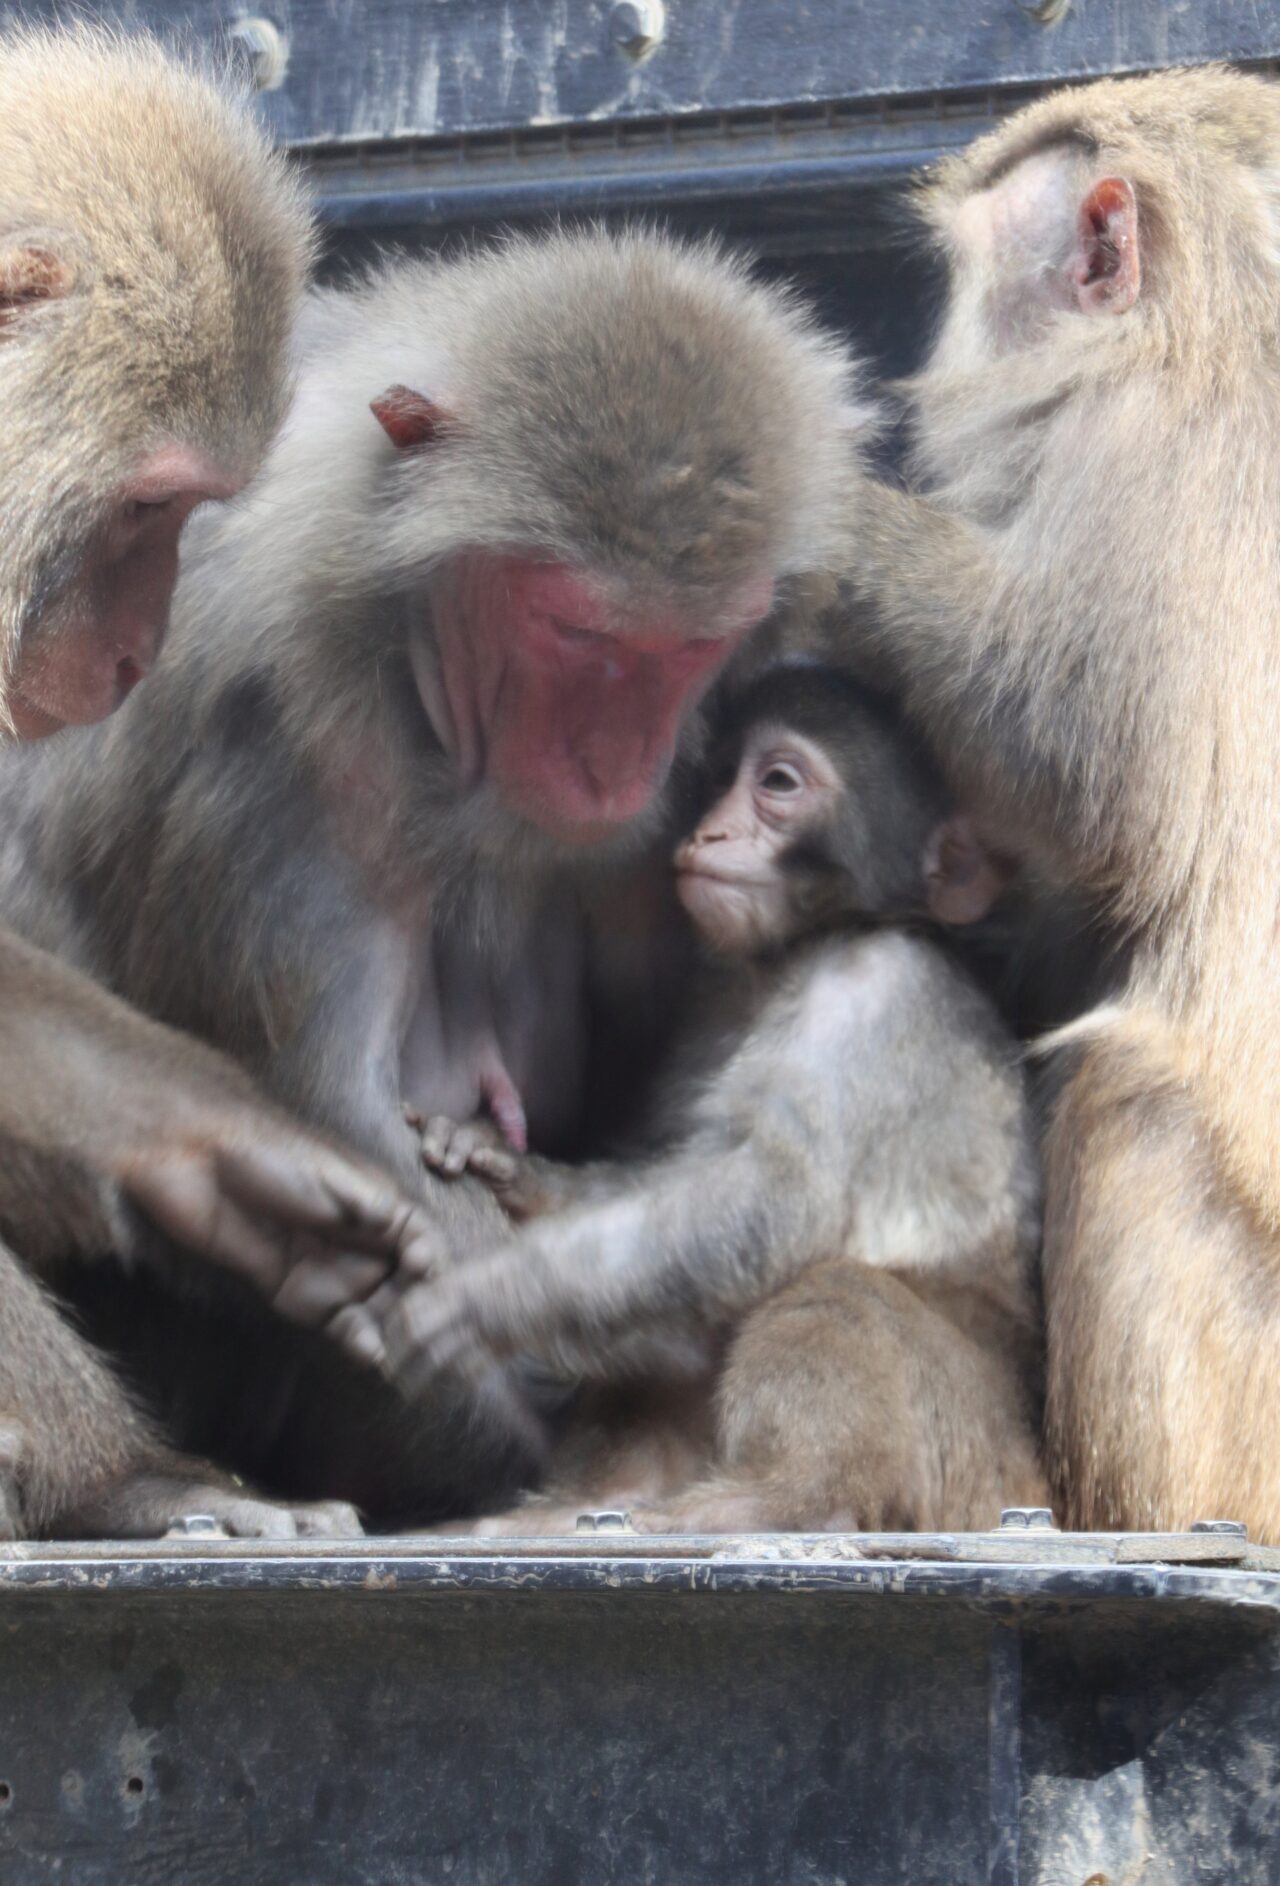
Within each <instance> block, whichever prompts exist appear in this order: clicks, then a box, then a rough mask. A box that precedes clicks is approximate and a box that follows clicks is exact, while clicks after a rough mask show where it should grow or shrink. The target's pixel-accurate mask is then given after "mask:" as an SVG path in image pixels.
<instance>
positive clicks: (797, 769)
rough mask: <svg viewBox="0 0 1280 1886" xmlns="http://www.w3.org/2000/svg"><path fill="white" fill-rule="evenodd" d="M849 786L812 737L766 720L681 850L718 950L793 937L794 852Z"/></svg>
mask: <svg viewBox="0 0 1280 1886" xmlns="http://www.w3.org/2000/svg"><path fill="white" fill-rule="evenodd" d="M840 792H841V785H840V778H839V775H838V774H837V773H836V771H835V768H834V767H833V766H832V764H831V762H830V761H829V760H828V759H827V757H826V755H825V754H824V753H823V752H822V750H821V749H820V748H819V747H817V746H816V745H815V744H814V743H813V742H812V741H811V740H806V739H805V738H804V736H803V735H802V734H798V733H796V732H794V731H793V730H791V729H787V728H781V727H771V726H769V725H767V724H766V725H762V726H758V727H754V728H753V729H752V730H751V733H750V734H749V735H748V737H747V742H746V745H745V747H744V749H743V753H742V758H741V760H740V761H739V763H738V770H737V773H736V775H735V777H734V781H733V784H732V785H731V786H730V788H729V790H728V791H727V792H726V793H725V795H724V797H723V798H722V799H719V800H717V802H716V804H715V805H714V806H712V808H711V810H710V811H709V812H708V813H707V815H706V817H705V818H704V819H703V820H702V822H701V823H700V824H699V826H698V828H697V830H696V831H695V832H694V833H693V834H692V836H691V837H689V838H686V839H685V841H684V843H683V844H682V845H681V846H680V847H679V849H678V850H677V852H676V859H675V863H676V874H677V891H678V894H679V897H680V901H681V903H682V904H683V905H684V907H685V909H686V910H687V911H688V913H689V915H690V917H691V918H692V919H693V921H694V923H695V924H696V925H697V927H698V930H699V932H700V933H701V935H702V937H703V938H704V940H705V941H706V942H707V943H709V944H710V945H711V946H712V948H713V949H717V950H721V951H723V952H724V953H726V954H742V953H749V952H751V951H753V950H758V949H761V948H764V947H767V946H768V945H770V944H775V943H780V942H784V941H785V940H786V939H787V937H788V935H789V934H790V933H791V931H792V929H793V927H794V912H793V900H792V891H793V886H792V884H791V882H790V881H789V879H788V876H787V873H786V870H785V859H786V855H787V853H788V851H790V850H791V848H792V847H793V846H794V845H795V844H797V843H798V842H799V841H800V840H802V839H803V838H804V837H805V835H806V833H809V832H811V831H813V830H814V828H815V827H817V826H819V825H822V824H823V823H825V822H827V821H829V820H830V818H831V814H832V808H833V806H834V805H835V803H836V801H837V800H838V798H839V796H840Z"/></svg>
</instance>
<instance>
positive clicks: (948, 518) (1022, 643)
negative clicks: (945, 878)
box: [837, 478, 1127, 843]
mask: <svg viewBox="0 0 1280 1886" xmlns="http://www.w3.org/2000/svg"><path fill="white" fill-rule="evenodd" d="M1007 528H1010V529H1013V528H1016V526H1010V527H1007ZM849 554H850V561H849V566H848V570H847V577H846V583H847V587H846V590H845V595H846V597H847V602H846V609H845V612H844V613H845V614H846V621H845V622H844V623H843V624H842V625H840V626H839V627H838V629H837V639H838V641H839V642H840V643H841V644H843V645H844V646H845V648H846V650H847V653H848V655H849V656H850V657H851V658H852V659H854V660H855V661H856V662H857V663H858V665H859V666H861V667H864V668H866V669H867V670H868V671H869V678H870V679H872V680H874V681H875V682H877V683H878V684H879V685H881V686H884V687H887V688H889V689H891V690H893V691H894V692H896V693H899V694H900V695H901V697H902V700H903V704H904V706H905V707H906V709H907V711H908V712H909V713H910V715H911V716H912V717H913V719H915V720H916V721H917V722H918V723H919V724H920V725H921V726H922V727H923V728H924V729H925V730H926V732H927V733H928V734H929V735H930V737H931V738H932V739H933V740H934V741H935V742H936V743H937V746H938V748H939V750H940V751H941V752H942V753H943V754H945V755H946V756H947V758H948V763H949V767H950V770H951V771H952V773H953V774H954V775H955V783H956V784H957V785H958V786H959V787H960V788H961V790H962V791H964V792H965V793H966V794H969V793H972V794H973V795H975V797H976V800H977V802H978V803H979V804H980V805H982V806H984V807H987V808H989V809H992V810H994V811H995V813H996V814H997V815H998V816H999V819H1000V829H1001V837H1002V838H1003V839H1005V840H1009V839H1014V838H1016V837H1017V835H1018V834H1019V833H1020V832H1021V833H1023V834H1024V835H1025V834H1026V833H1027V832H1034V833H1036V834H1038V835H1039V836H1040V837H1041V838H1043V839H1049V840H1054V841H1062V842H1064V843H1069V842H1070V840H1071V838H1072V835H1073V834H1076V833H1078V832H1079V831H1080V830H1082V829H1086V828H1088V827H1089V826H1091V825H1092V824H1093V823H1095V822H1096V821H1097V819H1098V818H1099V812H1100V809H1099V806H1098V804H1097V798H1098V795H1097V791H1096V777H1095V773H1094V770H1093V766H1092V756H1093V755H1094V754H1095V753H1096V751H1097V749H1098V747H1099V744H1100V743H1105V742H1107V741H1109V740H1112V739H1114V738H1116V737H1119V736H1117V734H1116V733H1115V732H1114V730H1111V729H1108V728H1106V727H1100V726H1099V724H1098V722H1099V719H1100V718H1101V717H1103V716H1107V715H1111V716H1119V717H1120V718H1121V719H1122V720H1123V716H1124V714H1125V712H1126V711H1127V702H1126V697H1125V695H1124V692H1123V690H1120V689H1116V690H1114V695H1115V698H1114V699H1112V698H1110V697H1109V696H1108V697H1106V698H1104V697H1103V696H1102V695H1100V693H1099V691H1098V690H1096V689H1094V690H1087V689H1085V688H1083V687H1082V686H1081V685H1080V676H1079V674H1078V672H1076V670H1075V669H1074V668H1073V667H1071V666H1070V665H1064V664H1062V663H1054V662H1052V661H1047V660H1046V659H1045V653H1044V645H1043V634H1042V632H1041V631H1042V627H1043V625H1042V623H1041V621H1040V610H1039V605H1038V604H1035V603H1033V601H1032V600H1031V598H1032V597H1033V595H1034V594H1035V593H1036V592H1035V590H1034V586H1033V587H1031V588H1029V587H1028V586H1027V585H1026V584H1025V582H1020V581H1018V580H1015V577H1014V575H1013V574H1012V572H1013V570H1014V568H1015V566H1018V567H1021V565H1023V564H1025V562H1026V561H1027V560H1028V559H1029V558H1032V557H1034V558H1036V559H1040V558H1046V557H1047V558H1049V559H1052V557H1053V554H1054V553H1053V549H1052V546H1046V545H1043V544H1036V545H1033V546H1031V547H1030V548H1028V547H1027V546H1025V545H1022V546H1019V553H1018V556H1017V557H1016V558H1014V557H1011V558H1009V559H1006V558H1005V556H1004V555H1003V554H1002V550H1001V535H1000V532H998V531H995V530H984V529H983V528H981V527H980V526H978V525H975V524H972V523H970V522H968V521H967V520H965V519H963V518H959V517H955V516H952V515H950V514H949V513H947V512H945V511H942V510H940V509H938V508H937V506H935V505H934V504H932V503H931V502H930V501H929V499H928V498H925V497H921V496H919V495H917V494H916V493H913V492H910V491H902V490H899V489H897V488H896V487H894V486H891V485H886V484H882V483H880V482H879V481H877V480H875V479H870V478H868V479H865V480H863V481H862V482H861V483H860V484H859V486H858V488H857V495H856V501H855V503H854V504H853V506H851V509H850V541H849ZM1045 581H1048V574H1046V576H1045ZM859 604H862V605H863V606H862V607H859ZM850 605H852V606H851V607H850ZM868 605H869V606H868Z"/></svg>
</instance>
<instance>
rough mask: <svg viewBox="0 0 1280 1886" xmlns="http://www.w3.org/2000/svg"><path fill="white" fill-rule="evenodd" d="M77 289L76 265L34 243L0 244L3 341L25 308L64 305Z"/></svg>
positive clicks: (0, 329)
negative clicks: (47, 303)
mask: <svg viewBox="0 0 1280 1886" xmlns="http://www.w3.org/2000/svg"><path fill="white" fill-rule="evenodd" d="M75 285H76V270H75V266H74V264H73V263H71V262H69V261H67V259H66V258H65V257H64V256H61V255H59V254H58V253H57V252H56V250H54V249H51V248H46V247H44V245H43V244H40V243H34V242H5V241H2V240H0V340H3V339H5V338H6V332H5V331H6V329H9V328H13V327H16V325H17V323H18V322H19V320H20V317H21V314H22V311H23V309H24V308H29V307H32V306H34V304H35V303H37V302H40V301H62V300H64V299H65V297H66V296H67V295H69V294H70V293H71V291H72V289H73V288H74V287H75Z"/></svg>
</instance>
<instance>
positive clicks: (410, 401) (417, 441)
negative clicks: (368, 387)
mask: <svg viewBox="0 0 1280 1886" xmlns="http://www.w3.org/2000/svg"><path fill="white" fill-rule="evenodd" d="M369 411H370V412H371V413H372V414H373V416H374V418H375V419H376V420H377V422H378V424H379V425H380V426H381V427H382V430H383V431H384V432H385V433H386V435H387V437H388V438H389V439H390V441H391V443H392V445H394V446H395V448H396V450H397V451H399V452H411V451H413V450H414V449H415V448H416V447H418V446H422V445H430V444H431V443H432V442H433V440H435V439H438V438H439V437H440V435H441V433H443V432H448V431H449V429H450V427H451V426H452V425H453V423H454V421H453V415H452V414H451V413H447V412H446V411H445V410H444V408H443V406H437V405H436V403H435V401H434V400H433V399H428V398H427V396H426V394H425V393H415V392H414V390H413V388H412V387H409V386H389V387H388V388H387V390H386V392H385V393H379V395H378V397H377V399H371V400H370V401H369Z"/></svg>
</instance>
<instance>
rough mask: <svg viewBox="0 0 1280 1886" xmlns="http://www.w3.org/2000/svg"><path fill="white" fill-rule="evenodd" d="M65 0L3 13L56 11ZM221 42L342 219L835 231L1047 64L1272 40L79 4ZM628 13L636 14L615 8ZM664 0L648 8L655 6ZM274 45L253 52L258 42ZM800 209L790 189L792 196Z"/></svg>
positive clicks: (476, 5) (1279, 42) (1044, 80)
mask: <svg viewBox="0 0 1280 1886" xmlns="http://www.w3.org/2000/svg"><path fill="white" fill-rule="evenodd" d="M65 10H66V9H65V7H62V6H61V5H60V4H59V0H29V4H26V5H21V6H8V7H3V8H0V17H4V16H8V17H13V16H14V15H17V14H25V15H28V16H32V15H34V16H37V17H39V16H45V17H51V16H54V15H55V14H57V13H59V12H65ZM91 10H93V11H100V12H102V13H104V14H106V15H107V16H108V17H114V18H119V19H122V20H124V21H125V22H127V23H138V24H145V25H150V26H153V27H155V28H157V29H158V30H159V31H160V32H161V33H163V34H165V35H167V36H169V37H171V38H175V39H178V40H180V41H181V40H186V41H188V42H194V43H196V44H197V45H201V46H208V47H213V48H215V49H219V50H224V49H227V48H229V47H234V48H236V49H238V55H239V56H240V57H241V58H242V59H244V60H245V62H246V64H250V63H253V62H255V60H256V64H257V66H258V69H259V72H260V74H264V73H265V74H268V75H269V83H270V85H271V87H272V89H270V90H265V91H263V92H262V93H261V94H260V99H259V103H260V107H261V111H262V114H263V116H264V119H265V120H266V122H267V123H268V124H269V125H270V126H271V127H272V128H273V129H274V130H275V131H276V132H277V133H278V134H279V136H281V137H282V138H283V139H284V140H286V141H287V142H288V143H289V144H291V145H292V146H293V147H294V148H295V149H298V150H299V151H303V152H307V153H309V154H310V155H311V157H312V159H313V161H314V164H315V169H316V175H317V179H318V182H319V186H320V192H321V197H322V200H323V203H324V207H325V211H326V214H327V215H328V216H329V217H330V218H331V219H332V220H333V221H335V222H337V223H338V224H339V225H341V226H344V227H360V228H371V227H379V228H383V229H388V230H392V231H394V232H396V234H397V235H398V234H400V233H401V232H402V231H405V230H412V229H414V228H418V229H423V228H430V229H433V230H438V231H442V230H449V229H457V228H462V227H466V226H467V225H468V224H470V223H473V222H476V221H481V222H490V223H491V222H493V221H495V220H499V219H502V220H512V221H521V220H525V219H528V218H531V217H535V216H541V215H546V214H549V213H556V214H560V215H565V214H593V215H595V214H602V213H606V212H619V211H623V210H626V211H636V210H655V209H658V210H661V211H663V212H664V213H666V212H667V211H669V210H671V209H674V210H675V211H676V212H677V213H679V214H681V215H684V216H689V215H693V214H697V213H699V212H701V213H702V214H704V215H705V214H707V213H708V212H709V211H711V210H712V209H715V210H716V212H717V220H719V221H721V222H723V220H724V215H725V213H726V212H727V213H728V215H729V217H730V219H731V220H732V218H733V217H734V215H735V213H736V212H735V209H734V206H735V205H737V206H739V207H740V208H741V209H743V210H747V209H748V208H749V206H752V205H753V206H754V215H755V220H756V224H757V227H758V232H759V234H760V235H762V236H764V237H766V238H767V237H768V235H769V234H770V232H771V227H772V229H773V230H776V231H777V232H778V233H779V234H780V235H782V234H784V233H785V230H786V226H787V224H788V221H789V220H790V219H792V218H793V217H794V216H795V215H796V214H799V215H800V216H801V217H802V218H804V219H807V220H808V221H809V222H810V223H812V222H813V221H814V220H815V218H817V219H820V220H821V221H822V222H823V223H824V225H825V226H826V228H827V229H828V230H829V229H831V228H832V227H834V226H836V225H838V223H839V222H840V220H841V218H842V216H843V219H844V220H845V222H846V223H847V222H848V221H849V220H850V218H849V216H848V210H849V207H850V200H849V193H850V191H851V190H855V189H856V190H859V191H865V190H866V189H868V188H871V189H874V188H876V187H877V186H879V185H880V184H882V183H883V182H884V180H885V179H888V178H899V177H901V176H903V175H905V174H906V172H907V171H908V170H909V169H911V168H912V167H913V166H915V165H916V164H918V163H920V162H923V161H926V160H927V159H929V158H932V157H934V156H936V155H937V154H938V153H939V152H941V151H944V150H947V149H950V148H952V147H954V146H955V145H957V144H959V143H962V142H965V141H967V139H968V138H970V137H971V136H973V134H974V133H975V131H977V130H979V129H981V128H982V127H983V125H984V124H986V123H988V122H989V121H990V119H991V117H992V115H993V114H994V113H995V112H997V111H999V110H1002V109H1006V108H1008V107H1009V106H1010V105H1012V104H1016V103H1017V102H1019V100H1020V99H1021V98H1022V97H1024V96H1026V95H1028V94H1029V93H1030V92H1032V91H1035V90H1038V89H1041V88H1043V87H1044V86H1046V85H1051V84H1054V83H1057V82H1059V81H1062V80H1068V79H1079V78H1087V77H1091V76H1094V75H1097V74H1099V73H1103V72H1122V71H1131V70H1138V69H1142V68H1145V67H1148V66H1161V65H1169V64H1180V63H1185V64H1189V63H1195V62H1198V61H1202V60H1205V59H1227V60H1235V61H1238V62H1242V63H1246V64H1257V63H1261V62H1266V61H1270V60H1274V59H1276V58H1278V57H1280V18H1277V10H1276V8H1275V7H1274V6H1273V5H1270V4H1245V0H1196V4H1186V3H1185V0H1182V3H1181V4H1168V3H1167V0H1071V4H1069V5H1067V7H1066V9H1065V11H1064V12H1062V14H1061V16H1060V17H1058V18H1057V19H1055V20H1054V21H1053V22H1052V23H1051V24H1043V23H1042V21H1041V18H1040V17H1039V16H1038V13H1037V9H1036V8H1035V7H1034V6H1032V5H1028V4H1024V0H978V3H977V4H975V3H974V0H898V4H896V5H885V4H884V0H667V5H666V8H665V26H664V29H663V30H662V32H661V34H660V36H659V37H658V39H657V40H656V41H655V42H653V43H652V45H651V47H650V49H649V50H648V51H647V52H645V53H644V54H643V56H640V57H637V56H636V53H635V51H634V50H633V49H631V48H630V47H629V45H628V43H627V41H626V34H625V33H621V34H620V32H619V30H618V27H617V19H616V14H617V8H616V6H615V5H613V4H612V3H611V0H414V3H413V4H410V3H409V0H273V4H271V5H268V6H264V7H263V8H262V9H261V11H259V10H258V9H255V8H253V7H252V6H245V5H235V4H233V3H232V0H124V3H123V4H117V5H106V6H103V7H101V8H94V9H91ZM632 10H633V11H634V9H632ZM658 11H659V12H661V9H660V8H659V9H658ZM264 44H266V45H269V46H271V47H272V48H276V47H277V46H278V47H279V50H280V54H281V56H282V57H283V69H282V71H279V70H277V69H276V68H277V63H278V62H277V58H276V53H275V51H274V50H273V51H272V53H271V55H270V57H268V58H266V59H265V60H264V58H263V57H262V56H261V52H260V51H259V52H258V53H257V54H256V55H255V53H254V52H253V48H255V47H257V48H259V49H260V48H261V47H262V46H263V45H264ZM801 205H803V206H804V207H800V206H801Z"/></svg>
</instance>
